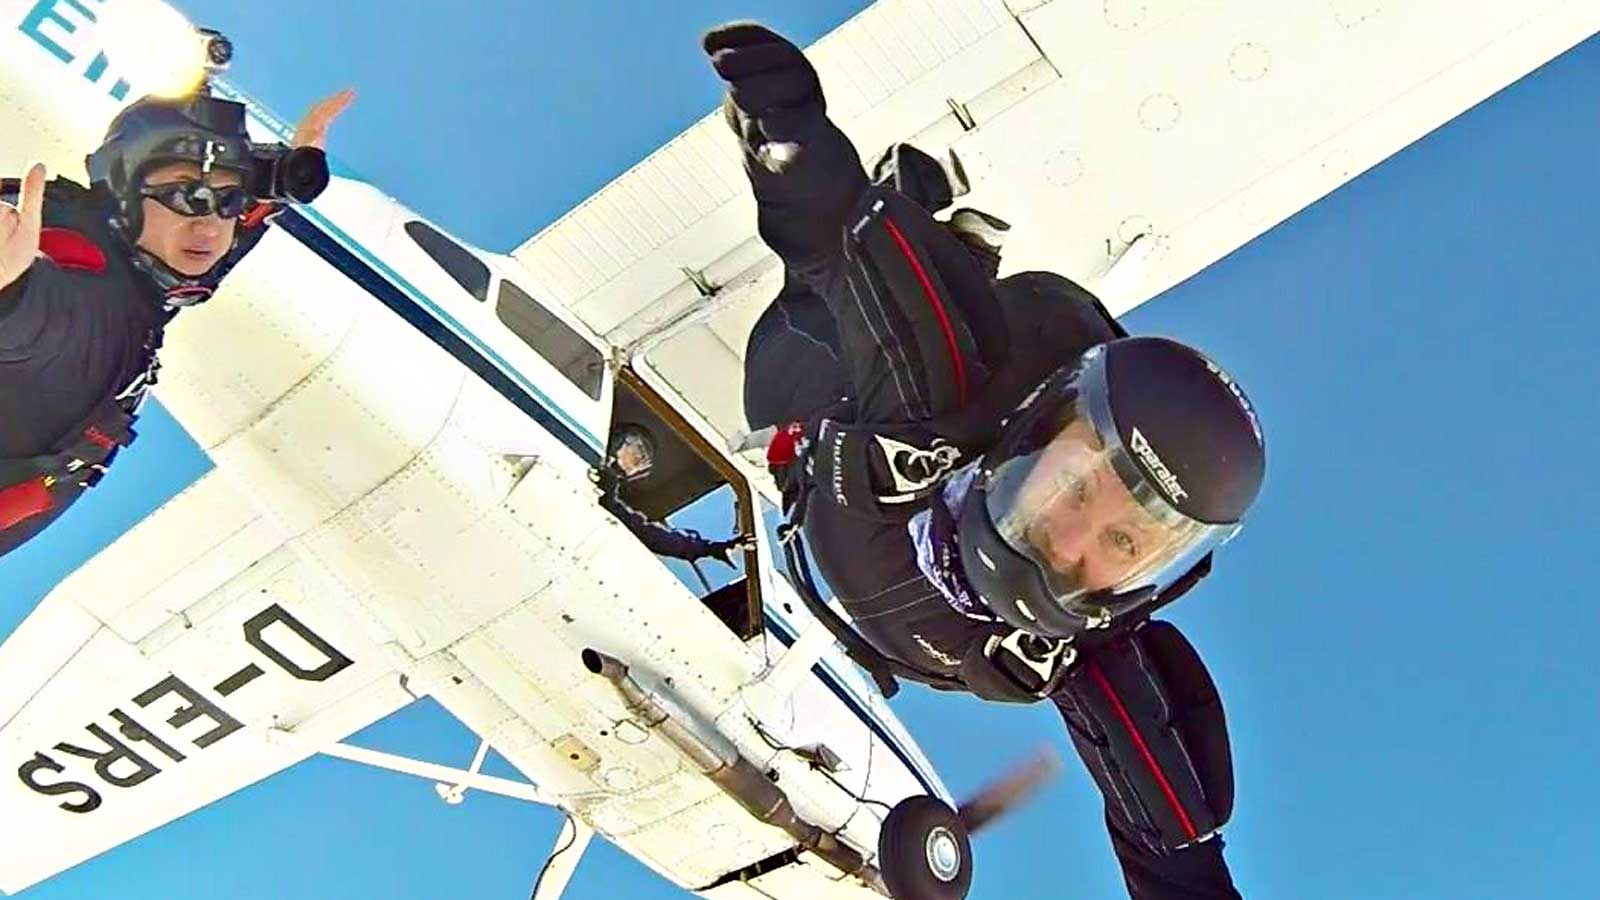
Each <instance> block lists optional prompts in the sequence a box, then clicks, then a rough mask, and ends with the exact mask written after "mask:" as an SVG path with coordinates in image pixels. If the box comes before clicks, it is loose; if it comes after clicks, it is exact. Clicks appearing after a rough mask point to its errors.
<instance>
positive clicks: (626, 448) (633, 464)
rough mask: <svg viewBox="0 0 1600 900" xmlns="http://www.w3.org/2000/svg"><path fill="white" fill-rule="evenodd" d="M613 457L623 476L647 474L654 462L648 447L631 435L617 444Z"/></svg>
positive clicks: (636, 476)
mask: <svg viewBox="0 0 1600 900" xmlns="http://www.w3.org/2000/svg"><path fill="white" fill-rule="evenodd" d="M613 458H614V459H615V460H616V463H617V468H618V469H620V470H621V471H622V475H623V477H625V478H638V477H642V476H644V475H646V474H649V472H650V467H651V466H652V465H653V464H654V463H655V460H653V459H651V458H650V450H649V448H648V447H646V446H645V445H644V443H643V442H642V441H639V440H638V439H636V438H634V437H633V436H632V435H630V436H628V437H627V438H624V439H623V440H622V442H621V443H619V444H618V445H617V450H616V453H615V455H614V456H613Z"/></svg>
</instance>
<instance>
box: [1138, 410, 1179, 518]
mask: <svg viewBox="0 0 1600 900" xmlns="http://www.w3.org/2000/svg"><path fill="white" fill-rule="evenodd" d="M1130 443H1132V445H1133V452H1135V453H1137V454H1139V459H1141V460H1143V461H1144V464H1145V466H1146V467H1148V468H1149V469H1150V472H1151V474H1153V475H1155V476H1156V481H1157V482H1159V483H1160V484H1161V490H1162V492H1163V493H1165V494H1166V495H1167V499H1168V500H1171V501H1172V502H1173V503H1177V502H1178V501H1179V500H1182V499H1183V498H1185V497H1187V496H1189V492H1188V491H1186V490H1184V489H1183V485H1181V484H1179V483H1178V476H1176V475H1174V474H1172V470H1171V469H1169V468H1167V464H1166V463H1164V462H1162V461H1161V457H1159V456H1157V455H1156V451H1155V448H1154V447H1151V446H1150V442H1149V441H1148V440H1145V436H1144V435H1142V434H1140V433H1139V429H1137V428H1135V429H1133V440H1132V441H1131V442H1130Z"/></svg>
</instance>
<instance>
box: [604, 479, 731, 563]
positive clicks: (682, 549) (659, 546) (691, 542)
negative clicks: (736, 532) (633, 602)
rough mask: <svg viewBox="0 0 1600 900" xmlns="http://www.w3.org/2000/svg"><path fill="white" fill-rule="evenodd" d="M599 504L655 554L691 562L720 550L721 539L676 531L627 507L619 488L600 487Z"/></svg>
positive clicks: (687, 530) (685, 531)
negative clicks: (602, 488)
mask: <svg viewBox="0 0 1600 900" xmlns="http://www.w3.org/2000/svg"><path fill="white" fill-rule="evenodd" d="M600 506H601V507H602V508H604V509H605V511H606V512H608V513H611V514H612V515H613V516H616V517H617V520H618V521H620V522H621V523H622V524H623V525H625V526H627V528H628V530H629V531H631V532H633V536H634V537H636V538H638V539H639V543H641V544H644V545H645V547H646V548H648V549H649V550H650V552H651V553H654V554H656V555H658V556H670V557H673V558H674V559H684V560H689V561H690V562H693V561H694V560H697V559H701V558H703V557H707V556H716V555H718V554H719V553H720V552H721V549H722V546H723V544H724V542H722V541H713V540H708V539H706V538H704V537H701V536H700V534H699V533H698V532H695V531H691V530H689V529H683V530H678V529H675V528H672V527H670V526H667V525H663V524H662V523H660V522H657V521H655V520H653V519H651V518H650V517H649V516H646V515H645V514H644V513H642V512H640V511H638V510H636V509H634V508H633V507H631V506H629V505H628V504H627V502H626V501H624V500H623V499H622V496H621V494H620V493H619V490H618V488H616V487H612V488H611V489H609V490H602V491H601V494H600Z"/></svg>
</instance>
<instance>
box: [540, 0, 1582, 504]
mask: <svg viewBox="0 0 1600 900" xmlns="http://www.w3.org/2000/svg"><path fill="white" fill-rule="evenodd" d="M1597 29H1600V2H1597V0H1525V2H1524V0H1519V2H1507V0H1297V2H1282V0H1207V2H1189V0H1104V2H1086V0H1007V2H1001V0H880V2H878V3H874V4H873V5H872V6H871V7H870V8H869V9H867V10H866V11H865V12H863V13H862V14H861V15H859V16H857V17H856V18H855V19H853V20H851V21H850V22H849V23H847V24H845V25H844V26H842V27H840V28H839V29H838V30H837V31H835V32H834V33H832V34H830V35H828V36H827V37H825V38H823V39H822V40H821V41H819V42H818V43H817V44H816V46H815V47H813V48H810V50H809V51H808V55H810V57H811V58H812V59H813V60H814V61H815V62H816V64H817V66H818V69H819V70H820V72H821V75H822V81H823V86H824V89H825V90H826V91H827V94H828V100H829V111H830V113H831V114H832V115H833V116H834V117H835V119H836V120H837V121H839V122H840V123H841V125H842V126H843V127H844V128H845V130H846V131H847V132H848V133H849V134H850V135H851V137H852V139H853V140H854V141H855V143H856V146H857V149H859V150H860V151H861V152H862V154H863V157H864V158H865V159H867V160H868V161H870V160H872V159H874V158H876V156H877V155H878V154H879V153H880V152H881V151H882V150H883V149H884V148H885V147H887V146H888V145H889V144H890V143H892V142H895V141H901V140H910V141H912V142H913V143H917V144H918V145H919V146H922V147H923V148H924V149H928V150H930V151H938V150H940V149H942V148H945V147H950V148H953V149H954V150H955V151H956V152H957V154H958V155H959V157H960V158H961V160H962V161H963V163H964V164H965V166H966V169H967V172H968V174H969V176H970V178H971V180H972V182H973V192H972V194H970V195H969V196H967V197H963V198H961V199H960V200H959V201H957V203H958V205H966V206H975V207H978V208H980V209H985V210H987V211H990V212H993V213H995V214H996V215H999V216H1000V217H1001V218H1004V219H1006V220H1008V221H1010V222H1011V223H1012V224H1013V226H1014V227H1013V229H1012V231H1011V236H1010V239H1009V241H1008V243H1007V245H1006V252H1005V257H1004V262H1003V265H1002V273H1003V274H1004V273H1009V272H1014V271H1023V270H1027V269H1049V270H1052V271H1057V272H1060V273H1062V274H1064V275H1066V276H1068V277H1069V278H1072V279H1073V280H1075V281H1078V282H1079V283H1081V284H1083V285H1085V286H1086V287H1089V288H1090V289H1091V290H1094V289H1098V288H1099V287H1100V286H1101V279H1102V278H1103V277H1104V275H1105V274H1106V272H1107V270H1108V269H1109V268H1110V266H1111V264H1112V263H1113V262H1114V261H1115V260H1116V259H1118V258H1119V257H1120V256H1121V254H1122V253H1123V252H1124V251H1125V250H1126V249H1127V248H1128V247H1129V246H1130V244H1132V242H1133V241H1134V240H1135V239H1137V238H1138V237H1140V236H1141V235H1150V236H1151V238H1152V240H1153V243H1152V245H1151V248H1150V257H1149V258H1148V259H1147V260H1145V262H1144V264H1143V265H1142V266H1141V267H1140V272H1139V278H1138V279H1137V280H1136V281H1135V282H1132V283H1129V284H1125V285H1121V286H1118V287H1117V289H1115V290H1114V291H1113V292H1111V293H1112V294H1114V296H1113V295H1108V296H1107V297H1105V298H1104V299H1106V300H1107V301H1108V303H1109V305H1111V307H1112V309H1113V311H1114V312H1119V313H1120V312H1123V311H1125V310H1127V309H1129V308H1131V307H1133V306H1135V305H1137V304H1138V303H1141V302H1143V301H1144V300H1147V299H1149V298H1150V297H1153V296H1155V295H1156V294H1159V293H1160V292H1162V291H1164V290H1166V289H1167V288H1169V287H1171V286H1173V285H1175V284H1177V283H1178V282H1180V281H1182V280H1184V279H1185V278H1188V277H1189V276H1191V275H1193V274H1195V273H1196V272H1198V271H1200V270H1201V269H1202V268H1204V267H1205V266H1207V265H1209V264H1211V263H1212V262H1214V261H1216V260H1218V259H1220V258H1221V257H1223V256H1225V255H1227V254H1228V253H1230V252H1232V251H1233V250H1234V249H1236V248H1237V247H1239V246H1242V245H1243V244H1245V243H1246V242H1248V241H1250V240H1251V239H1252V238H1254V237H1256V236H1257V235H1259V234H1261V233H1262V232H1264V231H1266V230H1267V229H1268V228H1270V227H1272V226H1273V225H1275V224H1277V223H1278V222H1281V221H1283V220H1284V219H1286V218H1288V217H1289V216H1290V215H1292V214H1294V213H1295V212H1296V211H1298V210H1300V209H1303V208H1304V207H1306V206H1307V205H1309V204H1311V203H1313V202H1315V201H1316V200H1317V199H1318V198H1320V197H1322V196H1323V195H1325V194H1327V193H1328V192H1330V191H1332V190H1334V189H1335V188H1337V187H1338V186H1339V185H1341V184H1343V183H1345V182H1346V181H1348V180H1350V179H1351V178H1354V177H1356V176H1357V175H1359V174H1360V173H1361V172H1363V171H1365V170H1366V169H1368V168H1370V167H1371V166H1373V165H1375V164H1377V163H1378V162H1379V161H1381V160H1383V159H1385V158H1386V157H1388V156H1390V155H1391V154H1393V153H1395V152H1396V151H1398V150H1400V149H1401V148H1403V147H1405V146H1406V145H1408V144H1410V143H1411V142H1413V141H1415V140H1417V139H1418V138H1420V137H1422V136H1423V135H1424V134H1426V133H1428V132H1429V131H1431V130H1432V129H1434V128H1436V127H1438V126H1440V125H1442V124H1444V123H1445V122H1446V121H1448V120H1449V119H1451V118H1452V117H1454V116H1455V115H1457V114H1459V113H1460V112H1461V111H1463V110H1465V109H1467V108H1468V107H1470V106H1472V105H1473V104H1475V103H1478V102H1479V101H1481V100H1483V99H1484V98H1486V97H1488V96H1489V95H1490V94H1492V93H1494V92H1495V91H1497V90H1499V89H1500V88H1502V87H1504V86H1506V85H1507V84H1509V83H1511V82H1512V81H1514V80H1516V79H1517V78H1520V77H1521V76H1522V75H1524V74H1526V73H1527V72H1529V71H1531V70H1533V69H1534V68H1537V67H1538V66H1539V65H1541V64H1543V63H1544V62H1546V61H1547V60H1549V59H1551V58H1553V57H1554V56H1556V55H1557V54H1559V53H1561V52H1562V51H1564V50H1566V49H1568V48H1570V47H1572V46H1573V45H1575V44H1576V43H1578V42H1579V41H1581V40H1583V39H1584V38H1586V37H1588V36H1589V35H1591V34H1593V33H1594V32H1595V31H1596V30H1597ZM686 52H692V48H689V49H687V50H686ZM706 77H707V78H712V77H714V76H713V75H712V74H711V73H710V72H709V70H708V71H707V76H706ZM950 101H955V102H957V103H958V104H960V105H961V106H962V107H963V108H964V109H965V110H966V111H967V112H968V113H969V114H970V117H971V119H972V120H973V121H974V122H975V123H976V128H975V129H973V130H963V128H962V125H961V123H960V122H959V120H958V117H957V115H956V114H955V113H954V112H952V109H951V105H950ZM681 185H706V186H708V187H707V189H706V190H704V191H703V192H702V193H700V194H698V195H697V196H696V198H695V199H694V201H693V202H687V201H686V200H685V199H684V198H683V191H682V189H681V188H680V187H679V186H681ZM748 194H749V191H748V188H746V187H745V185H744V184H743V182H742V180H741V178H740V173H739V171H738V162H737V157H736V154H735V146H734V144H733V138H732V136H731V135H730V134H729V133H728V132H727V129H726V126H725V124H724V123H723V122H722V120H721V117H720V116H716V115H713V116H709V117H707V118H706V119H704V120H702V121H700V122H699V123H697V124H696V125H694V126H693V127H692V128H690V129H689V130H688V131H686V132H684V134H683V135H682V136H680V137H679V138H677V139H676V140H674V141H672V142H669V143H668V144H667V145H666V146H664V147H663V148H662V149H661V150H659V151H657V152H656V153H655V154H653V155H652V156H650V157H649V158H647V159H646V160H644V161H643V162H641V163H639V164H638V165H637V166H635V167H634V168H633V169H631V170H630V171H628V172H627V173H625V174H623V175H622V176H621V177H619V178H618V179H617V180H616V181H614V182H612V183H611V184H610V185H608V186H607V187H605V188H603V189H602V190H601V191H599V192H598V193H597V194H596V195H595V196H594V197H593V198H591V199H590V200H589V201H587V202H586V203H584V204H582V205H580V206H579V207H578V208H576V209H574V210H573V211H572V212H571V213H569V214H567V216H565V217H564V218H562V219H560V220H558V221H557V222H555V223H554V224H552V225H551V226H549V227H548V228H546V229H544V230H543V231H541V232H539V233H538V234H536V235H535V236H533V237H532V238H530V239H529V240H528V241H527V242H526V243H524V244H523V245H522V246H521V247H520V248H518V249H517V250H516V251H515V254H514V255H515V256H516V257H517V258H518V259H520V260H522V261H523V262H524V263H525V264H526V265H527V266H528V268H529V269H530V270H531V271H533V272H535V273H537V274H538V276H539V277H540V278H541V279H542V280H543V281H544V282H545V283H546V284H547V286H548V287H549V288H550V290H551V291H552V295H551V296H553V297H554V298H555V299H557V300H559V301H560V302H563V303H565V304H567V306H568V307H569V308H571V309H572V310H574V311H576V312H577V313H578V315H579V316H580V317H582V318H583V320H584V321H585V322H587V323H589V324H590V325H591V326H592V327H593V328H594V329H595V330H596V331H598V332H599V333H600V334H602V335H604V336H605V337H606V338H608V339H610V340H612V341H613V342H614V343H616V344H618V345H620V346H624V347H635V346H643V347H647V348H648V353H647V355H648V356H649V358H650V359H651V361H652V363H653V365H654V368H655V369H656V371H658V372H659V373H660V374H661V376H662V378H663V379H664V381H665V382H667V383H669V384H671V385H672V386H673V387H674V388H675V389H677V390H678V392H679V393H681V394H682V395H683V396H684V397H685V398H686V399H687V400H688V402H689V403H691V404H692V405H693V406H694V407H695V409H697V410H698V411H699V412H700V413H701V414H702V415H703V416H704V417H705V419H706V420H707V421H708V422H709V423H710V424H711V425H712V426H713V427H714V428H715V429H716V430H717V432H718V433H719V434H721V435H723V436H724V437H731V436H733V435H735V434H737V433H738V432H739V431H740V430H741V429H742V428H744V426H745V422H744V419H743V414H742V411H741V409H740V408H739V402H740V401H739V398H740V396H741V395H740V391H738V390H736V389H733V388H731V387H730V386H732V385H738V384H740V383H742V374H743V372H742V359H743V354H744V347H745V339H746V336H747V335H748V333H749V330H750V326H751V325H752V324H753V323H754V321H755V319H756V317H757V316H758V315H759V314H760V311H761V310H762V309H763V308H764V307H765V305H766V304H767V303H768V302H769V301H770V300H771V298H772V297H774V296H775V295H776V294H777V292H778V289H779V287H780V286H781V284H782V276H781V271H780V269H779V267H778V265H777V263H776V260H775V259H774V258H773V257H772V256H771V255H770V254H769V253H767V252H766V251H765V248H764V246H763V245H761V243H760V242H759V240H758V239H757V238H756V236H755V212H754V204H753V203H752V202H751V200H750V198H749V196H748ZM683 269H690V270H700V271H704V272H706V273H707V276H708V278H709V280H710V281H711V282H712V283H713V284H716V285H723V286H724V287H723V289H722V290H721V291H720V292H719V293H718V295H717V296H716V297H714V298H712V299H710V300H706V299H703V298H701V297H700V296H699V293H698V292H697V291H695V290H694V289H693V287H692V285H690V284H689V283H688V282H687V281H686V280H685V278H684V276H683V275H682V270H683ZM663 331H665V332H668V333H669V334H670V337H668V338H667V339H665V340H662V339H661V336H660V333H661V332H663ZM751 472H752V475H757V474H758V473H757V472H756V470H754V469H752V470H751Z"/></svg>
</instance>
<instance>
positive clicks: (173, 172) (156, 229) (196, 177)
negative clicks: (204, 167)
mask: <svg viewBox="0 0 1600 900" xmlns="http://www.w3.org/2000/svg"><path fill="white" fill-rule="evenodd" d="M200 180H201V174H200V167H199V166H198V165H196V164H195V163H191V162H175V163H169V164H167V165H164V166H160V167H158V168H155V169H152V170H150V173H149V174H148V175H146V176H145V181H144V183H145V186H146V187H155V186H157V185H164V184H174V183H177V182H182V181H194V182H198V181H200ZM241 181H242V179H241V178H240V176H239V173H237V172H229V171H224V170H213V171H212V172H211V173H210V175H209V176H206V177H205V182H206V183H207V184H209V185H211V186H213V187H228V186H237V185H239V184H240V183H241ZM140 202H142V203H143V204H144V230H143V231H141V232H140V233H139V246H140V247H142V248H143V249H145V250H146V251H148V252H149V253H150V254H151V255H152V256H154V257H156V258H157V259H159V260H161V261H162V262H164V263H166V264H167V265H169V266H171V267H172V268H173V269H174V270H176V271H178V272H181V273H183V274H184V275H188V276H190V277H194V276H197V275H204V274H205V273H206V272H209V271H210V270H211V267H212V266H215V265H216V264H217V263H218V262H220V261H221V260H222V257H224V256H226V255H227V253H228V250H229V249H230V248H232V247H233V232H234V229H235V228H236V227H237V226H238V220H237V219H222V218H219V217H218V216H216V215H214V214H213V215H206V216H183V215H179V214H178V213H175V212H173V211H172V210H170V209H167V208H166V207H165V206H162V205H161V204H160V203H158V202H156V201H155V200H152V199H150V198H149V197H144V198H142V199H141V201H140Z"/></svg>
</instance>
